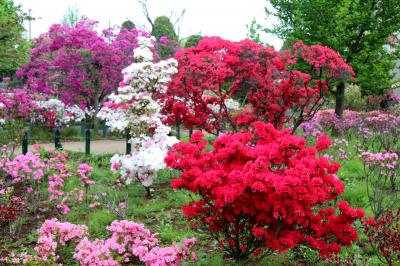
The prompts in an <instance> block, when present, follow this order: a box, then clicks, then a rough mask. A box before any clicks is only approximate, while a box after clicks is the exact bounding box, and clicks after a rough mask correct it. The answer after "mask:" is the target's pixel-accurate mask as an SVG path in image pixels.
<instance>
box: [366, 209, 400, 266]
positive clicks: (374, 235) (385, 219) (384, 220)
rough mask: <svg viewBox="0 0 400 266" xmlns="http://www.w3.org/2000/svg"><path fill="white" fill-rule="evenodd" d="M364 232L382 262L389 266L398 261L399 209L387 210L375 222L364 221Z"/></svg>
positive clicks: (399, 257) (371, 220)
mask: <svg viewBox="0 0 400 266" xmlns="http://www.w3.org/2000/svg"><path fill="white" fill-rule="evenodd" d="M364 232H365V234H366V235H367V237H368V240H369V243H370V244H371V246H372V247H373V248H374V251H375V252H376V253H377V255H378V256H379V258H380V259H382V261H383V259H384V260H385V262H386V263H387V264H388V265H389V266H391V265H394V263H395V262H396V261H397V262H398V261H399V260H400V209H398V210H397V211H396V212H393V211H392V210H388V211H386V212H385V213H384V214H383V215H382V216H381V217H380V218H379V219H377V220H375V219H373V218H368V219H366V220H365V221H364ZM396 265H397V264H396Z"/></svg>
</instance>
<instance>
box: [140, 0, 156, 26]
mask: <svg viewBox="0 0 400 266" xmlns="http://www.w3.org/2000/svg"><path fill="white" fill-rule="evenodd" d="M138 2H139V4H140V5H141V6H142V12H143V15H144V16H145V17H146V19H147V21H148V22H149V23H150V25H151V28H153V27H154V23H153V20H152V19H151V16H150V14H149V9H148V8H147V0H138Z"/></svg>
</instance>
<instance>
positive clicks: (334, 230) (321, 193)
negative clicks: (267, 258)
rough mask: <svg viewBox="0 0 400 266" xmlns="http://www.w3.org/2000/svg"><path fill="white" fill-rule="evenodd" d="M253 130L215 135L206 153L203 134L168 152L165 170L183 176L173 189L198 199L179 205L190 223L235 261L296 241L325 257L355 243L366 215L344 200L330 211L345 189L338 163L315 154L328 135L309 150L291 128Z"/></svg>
mask: <svg viewBox="0 0 400 266" xmlns="http://www.w3.org/2000/svg"><path fill="white" fill-rule="evenodd" d="M253 126H254V128H253V129H251V130H250V131H243V132H239V133H233V134H226V135H222V136H220V137H219V138H218V139H217V140H216V141H215V142H214V143H213V147H214V150H212V151H210V152H205V148H206V144H207V142H206V141H203V140H202V137H203V134H202V133H201V132H195V133H194V134H193V136H192V138H191V140H190V143H185V142H180V143H177V144H175V145H174V146H173V148H172V150H170V151H169V153H168V156H167V158H166V159H165V161H166V163H167V165H168V166H169V167H171V168H175V169H178V170H181V171H182V173H181V175H180V177H179V179H175V180H173V181H172V186H173V188H174V189H185V190H188V191H191V192H193V193H195V194H197V195H199V196H200V200H197V201H191V202H190V203H189V204H188V205H186V206H184V207H183V208H182V210H183V213H184V215H185V216H187V217H188V219H189V220H190V221H192V222H193V225H194V226H197V225H203V226H206V227H207V229H208V231H209V232H210V234H211V235H212V236H213V237H214V238H215V239H216V240H218V243H219V246H220V247H222V248H223V249H224V250H225V251H226V252H228V253H229V254H230V255H231V256H233V257H234V258H235V259H243V258H246V257H248V256H249V255H250V254H257V253H259V252H261V250H262V249H264V251H265V252H266V253H267V254H268V253H270V252H273V251H280V252H284V251H287V250H288V249H292V248H294V247H296V246H297V245H300V244H306V245H309V246H310V247H311V248H313V249H316V250H319V252H320V254H321V256H322V257H328V256H329V255H331V254H335V253H338V252H339V251H340V250H341V246H342V245H346V246H348V245H351V243H352V242H353V241H355V240H357V231H356V229H355V228H354V227H352V223H353V222H354V221H355V220H357V219H360V218H361V217H363V215H364V212H363V211H362V210H361V209H357V210H355V209H352V208H351V207H350V206H349V204H348V203H347V202H346V201H340V202H339V203H338V204H337V206H336V207H337V208H334V207H331V206H328V205H330V204H331V202H333V201H335V200H336V199H337V196H338V195H340V194H342V192H343V191H344V186H343V183H342V182H341V181H340V180H339V178H338V177H337V176H336V173H337V171H338V169H339V167H340V165H339V164H338V163H336V162H329V161H328V160H327V159H326V158H324V157H317V152H322V151H324V150H327V149H328V147H329V145H330V140H329V138H327V137H326V136H325V135H323V136H322V137H320V138H319V139H318V140H317V143H316V147H315V148H314V147H310V146H306V145H305V140H304V139H303V138H300V137H298V136H295V135H292V134H291V132H290V130H289V129H285V130H282V131H280V130H277V129H275V128H274V127H273V125H272V124H266V123H263V122H255V123H254V124H253Z"/></svg>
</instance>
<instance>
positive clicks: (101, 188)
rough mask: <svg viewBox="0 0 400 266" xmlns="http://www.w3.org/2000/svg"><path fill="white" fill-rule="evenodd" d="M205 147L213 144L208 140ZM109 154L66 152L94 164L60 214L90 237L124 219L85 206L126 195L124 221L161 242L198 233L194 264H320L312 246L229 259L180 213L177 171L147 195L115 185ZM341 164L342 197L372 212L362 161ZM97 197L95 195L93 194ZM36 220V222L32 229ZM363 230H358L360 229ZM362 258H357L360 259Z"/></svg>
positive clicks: (185, 195) (182, 195)
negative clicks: (82, 189) (87, 182)
mask: <svg viewBox="0 0 400 266" xmlns="http://www.w3.org/2000/svg"><path fill="white" fill-rule="evenodd" d="M207 139H209V140H213V139H215V137H214V136H207ZM182 140H186V141H187V140H188V137H187V136H183V137H182ZM354 144H355V140H354V139H352V140H351V141H350V145H349V147H347V149H352V146H353V145H354ZM207 149H208V150H209V149H212V147H211V146H210V145H208V147H207ZM111 156H112V154H105V155H85V154H84V153H76V152H71V153H70V154H69V160H68V166H69V167H70V168H71V169H76V167H77V166H78V165H79V164H81V163H88V164H90V165H91V166H92V167H93V174H92V176H91V179H93V180H94V181H95V182H96V183H95V184H94V185H92V186H91V187H90V190H89V193H90V195H91V197H90V198H88V199H87V201H86V200H85V201H84V202H82V203H80V204H77V205H74V206H72V207H71V212H70V213H69V214H68V215H66V216H65V217H63V219H65V220H67V221H68V222H71V223H75V224H86V225H88V227H89V232H90V235H91V237H93V238H104V237H106V236H107V235H108V232H107V231H106V226H107V225H109V224H110V223H111V222H112V221H113V220H115V219H122V217H119V216H118V215H117V214H116V213H114V212H113V211H112V210H109V209H108V208H106V207H105V206H104V205H102V206H100V207H98V208H89V204H91V203H94V202H96V201H100V202H101V201H102V197H101V195H102V194H103V193H106V195H107V196H105V197H103V198H107V200H108V202H109V203H112V204H114V205H115V206H118V203H120V202H122V201H125V199H127V202H126V205H127V208H126V210H125V214H126V217H125V219H127V220H132V221H134V222H137V223H143V224H144V225H145V226H146V227H147V228H148V229H150V230H151V231H152V232H158V233H159V239H160V242H161V244H162V245H171V243H172V242H180V241H182V240H183V239H186V238H190V237H193V236H195V237H197V238H198V244H196V246H195V247H194V250H195V251H196V252H197V255H198V261H197V262H195V263H194V265H298V263H302V262H304V261H306V262H307V263H309V264H310V265H323V263H322V262H321V261H320V260H319V258H318V256H317V254H316V252H315V251H312V250H310V249H307V248H305V249H299V250H298V251H290V252H287V253H285V254H274V255H272V256H269V257H266V258H264V259H263V260H261V261H248V262H243V263H236V262H234V261H232V260H230V259H229V258H227V257H226V256H225V255H224V254H223V253H222V252H221V251H220V250H218V249H217V247H216V243H215V242H214V241H213V240H212V239H210V237H209V236H208V235H207V234H205V233H204V232H201V231H200V230H194V229H192V227H191V225H190V224H189V223H188V222H187V221H186V220H185V218H184V217H183V214H182V211H181V206H183V205H185V204H187V203H188V202H189V201H191V200H192V199H196V196H195V195H192V194H191V193H189V192H186V191H181V190H178V191H175V190H173V189H172V188H171V184H170V183H171V182H170V181H171V179H173V178H177V177H178V175H179V173H178V172H177V171H174V170H169V169H165V170H162V171H160V172H159V173H158V176H157V177H156V178H155V179H154V188H155V193H154V196H153V197H152V198H150V199H148V198H146V197H145V194H146V192H145V189H144V188H143V187H142V186H141V185H139V184H138V183H135V182H134V183H132V184H130V185H129V186H127V187H120V188H116V187H115V186H114V183H115V178H116V177H115V176H114V175H113V174H112V173H111V171H110V163H109V160H110V158H111ZM339 163H341V164H342V168H341V169H340V170H339V172H338V176H339V178H340V179H341V180H342V181H343V182H344V184H345V187H346V189H345V192H344V193H343V194H342V195H341V196H340V199H345V200H347V201H348V202H349V203H350V204H351V206H352V207H359V208H362V209H364V210H365V211H366V215H367V216H371V215H372V211H371V208H370V207H369V203H368V197H367V191H366V184H365V181H364V179H363V175H364V170H363V164H362V162H361V161H360V160H359V159H357V158H355V159H353V160H350V161H347V160H341V159H339ZM80 185H81V181H80V180H79V177H78V176H76V175H72V176H71V177H70V178H68V180H67V181H66V182H65V190H66V191H71V190H72V189H74V188H75V187H79V186H80ZM46 189H47V188H46V187H43V193H44V194H45V195H47V194H48V193H47V191H46ZM96 197H97V198H96ZM39 226H40V225H39V224H38V225H37V227H36V228H35V229H37V228H38V227H39ZM360 232H361V230H360ZM36 237H37V232H36V231H35V230H32V232H31V233H30V234H29V235H28V237H27V239H26V241H28V242H30V243H32V242H33V241H34V239H35V238H36ZM360 239H361V240H360V242H361V241H364V240H365V236H363V235H362V234H360ZM357 248H359V247H358V246H356V245H355V247H353V246H352V247H349V248H346V249H345V250H344V251H343V254H353V253H357V254H361V255H360V256H361V257H362V256H363V255H365V254H366V251H365V250H359V249H357ZM368 256H369V257H370V258H369V260H368V263H369V264H368V265H378V264H374V263H375V262H376V257H374V256H373V254H368ZM360 260H361V259H360Z"/></svg>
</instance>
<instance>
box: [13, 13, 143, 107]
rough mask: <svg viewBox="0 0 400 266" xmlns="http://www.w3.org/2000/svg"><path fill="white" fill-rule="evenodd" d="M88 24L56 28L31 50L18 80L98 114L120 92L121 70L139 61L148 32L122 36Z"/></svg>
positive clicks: (36, 89) (127, 33)
mask: <svg viewBox="0 0 400 266" xmlns="http://www.w3.org/2000/svg"><path fill="white" fill-rule="evenodd" d="M95 26H96V22H93V21H90V20H87V19H84V20H82V21H81V22H79V23H77V24H76V26H75V27H70V26H67V25H60V24H54V25H53V26H51V27H50V29H49V31H48V32H47V33H44V34H42V35H41V36H40V37H39V38H38V39H37V40H36V43H35V48H33V49H32V50H31V54H30V56H31V60H30V62H29V63H27V64H26V65H24V66H23V67H22V68H21V69H20V70H19V71H18V75H19V76H20V77H22V78H24V80H25V81H26V86H27V88H29V89H30V90H33V91H37V92H42V93H47V94H50V95H53V96H56V97H58V98H59V99H60V100H61V101H62V102H63V103H64V104H66V105H73V104H78V105H79V106H80V108H81V109H85V108H88V109H91V110H93V111H94V112H98V111H99V110H100V108H101V106H102V104H103V102H104V101H105V99H107V97H108V95H109V94H110V93H111V92H113V91H115V90H116V88H117V86H118V81H119V80H120V79H121V70H122V69H123V68H124V67H126V66H127V65H129V64H130V63H131V62H132V61H133V49H134V48H135V47H137V37H138V36H143V35H144V36H147V33H145V32H143V31H140V30H137V29H132V30H131V31H127V30H123V31H121V32H119V33H118V34H117V35H116V34H114V33H113V31H112V30H104V31H103V33H102V35H99V34H98V33H97V32H96V31H95V30H94V27H95Z"/></svg>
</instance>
